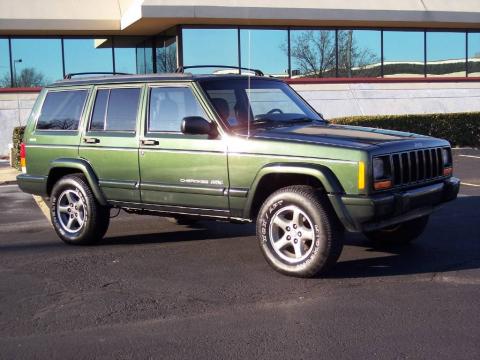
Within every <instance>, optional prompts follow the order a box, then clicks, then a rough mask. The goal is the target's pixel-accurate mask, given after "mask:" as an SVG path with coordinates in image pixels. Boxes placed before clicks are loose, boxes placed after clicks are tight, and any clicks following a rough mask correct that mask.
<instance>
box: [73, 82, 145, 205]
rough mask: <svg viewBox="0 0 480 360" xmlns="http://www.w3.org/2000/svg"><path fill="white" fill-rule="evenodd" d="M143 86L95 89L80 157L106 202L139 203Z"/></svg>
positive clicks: (100, 87) (101, 87)
mask: <svg viewBox="0 0 480 360" xmlns="http://www.w3.org/2000/svg"><path fill="white" fill-rule="evenodd" d="M143 87H144V86H143V85H138V84H134V85H121V86H97V87H96V88H95V94H94V103H93V105H92V111H91V114H90V119H89V121H88V124H87V126H86V129H85V131H84V133H83V135H82V139H81V142H80V157H82V158H84V159H86V160H87V161H88V162H89V163H90V164H91V165H92V167H93V170H94V171H95V173H96V174H97V176H98V178H99V183H100V187H101V189H102V190H103V192H104V194H105V196H106V198H107V200H110V201H112V200H113V201H120V202H140V191H139V182H140V174H139V165H138V134H139V130H140V126H139V123H140V122H139V119H140V117H141V110H140V109H141V106H140V105H141V103H142V96H143Z"/></svg>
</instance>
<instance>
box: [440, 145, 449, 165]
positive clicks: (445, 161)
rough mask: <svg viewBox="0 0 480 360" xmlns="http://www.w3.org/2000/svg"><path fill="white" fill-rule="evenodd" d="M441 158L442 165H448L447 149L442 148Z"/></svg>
mask: <svg viewBox="0 0 480 360" xmlns="http://www.w3.org/2000/svg"><path fill="white" fill-rule="evenodd" d="M442 160H443V165H444V166H445V165H450V164H451V161H450V151H448V149H446V148H444V149H442Z"/></svg>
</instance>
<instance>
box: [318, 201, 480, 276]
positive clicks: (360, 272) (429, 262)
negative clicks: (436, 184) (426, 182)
mask: <svg viewBox="0 0 480 360" xmlns="http://www.w3.org/2000/svg"><path fill="white" fill-rule="evenodd" d="M479 206H480V197H475V196H472V197H460V198H458V199H457V200H456V201H455V202H453V203H450V204H448V205H446V206H445V207H443V208H442V209H439V210H438V211H437V212H436V213H434V214H433V215H432V216H431V217H430V222H429V225H428V227H427V229H426V230H425V233H424V234H423V235H422V236H421V237H420V238H419V239H417V241H416V242H414V243H412V244H409V245H406V246H401V245H397V246H388V245H385V246H375V247H372V244H371V243H370V242H369V241H368V240H367V239H366V238H365V237H363V236H362V235H350V236H347V241H346V244H345V245H346V246H347V247H348V246H354V247H357V248H361V249H363V251H364V253H363V254H362V253H361V255H363V256H362V258H358V256H356V258H355V259H350V258H349V259H347V260H342V258H344V257H342V258H340V260H339V262H338V263H337V264H336V265H335V266H334V267H333V268H332V270H331V271H330V273H329V274H328V275H327V276H326V277H328V278H365V277H381V276H395V275H408V274H421V273H435V272H444V271H458V270H472V269H478V268H480V224H479V222H478V220H479V217H478V208H479ZM365 253H367V254H365ZM368 254H371V256H368ZM355 255H358V249H357V251H355Z"/></svg>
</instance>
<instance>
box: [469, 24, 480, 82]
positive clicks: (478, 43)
mask: <svg viewBox="0 0 480 360" xmlns="http://www.w3.org/2000/svg"><path fill="white" fill-rule="evenodd" d="M468 76H480V33H469V34H468Z"/></svg>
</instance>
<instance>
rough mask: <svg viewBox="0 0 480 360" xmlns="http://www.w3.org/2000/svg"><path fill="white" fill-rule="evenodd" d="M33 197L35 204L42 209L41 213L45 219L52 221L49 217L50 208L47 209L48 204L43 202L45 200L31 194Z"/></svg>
mask: <svg viewBox="0 0 480 360" xmlns="http://www.w3.org/2000/svg"><path fill="white" fill-rule="evenodd" d="M33 199H34V200H35V202H36V203H37V205H38V207H39V208H40V210H41V211H42V213H43V215H45V217H46V218H47V220H48V221H49V222H50V223H52V220H51V219H50V209H49V207H48V205H47V204H46V203H45V201H43V199H42V197H41V196H36V195H33Z"/></svg>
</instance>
